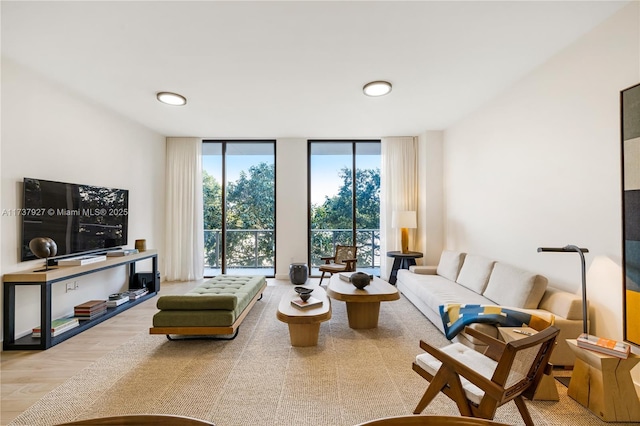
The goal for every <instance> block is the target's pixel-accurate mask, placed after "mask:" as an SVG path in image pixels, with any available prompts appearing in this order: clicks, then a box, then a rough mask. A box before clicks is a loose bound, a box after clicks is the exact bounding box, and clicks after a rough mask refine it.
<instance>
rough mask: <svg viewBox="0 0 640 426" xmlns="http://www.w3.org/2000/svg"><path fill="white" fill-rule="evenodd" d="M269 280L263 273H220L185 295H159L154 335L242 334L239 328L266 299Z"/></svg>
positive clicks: (151, 330) (152, 328)
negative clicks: (257, 305)
mask: <svg viewBox="0 0 640 426" xmlns="http://www.w3.org/2000/svg"><path fill="white" fill-rule="evenodd" d="M266 286H267V282H266V279H265V277H264V276H262V275H252V276H239V275H218V276H217V277H215V278H212V279H210V280H207V281H205V282H204V283H202V284H200V285H199V286H197V287H195V288H194V289H192V290H190V291H189V292H187V293H186V294H184V295H167V296H160V297H159V298H158V302H157V305H156V306H157V307H158V309H160V312H158V313H156V314H155V315H154V316H153V327H151V328H150V329H149V333H150V334H165V335H166V336H167V338H168V339H169V340H173V339H172V338H171V335H172V334H173V335H188V336H211V335H232V336H231V337H230V338H231V339H233V338H235V337H236V335H237V334H238V327H240V324H241V323H242V321H243V320H244V318H245V317H246V316H247V314H248V313H249V311H250V310H251V308H252V307H253V305H254V304H255V303H256V302H257V301H258V300H260V299H261V298H262V292H263V291H264V289H265V288H266Z"/></svg>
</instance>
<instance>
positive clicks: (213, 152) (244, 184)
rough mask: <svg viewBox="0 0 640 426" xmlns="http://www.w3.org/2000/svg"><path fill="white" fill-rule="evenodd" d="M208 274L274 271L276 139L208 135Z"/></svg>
mask: <svg viewBox="0 0 640 426" xmlns="http://www.w3.org/2000/svg"><path fill="white" fill-rule="evenodd" d="M202 169H203V196H204V255H205V274H204V275H205V276H214V275H218V274H238V275H242V274H247V275H252V274H260V275H266V276H269V277H273V276H274V275H275V231H274V225H275V143H274V142H273V141H233V142H228V141H204V142H203V146H202Z"/></svg>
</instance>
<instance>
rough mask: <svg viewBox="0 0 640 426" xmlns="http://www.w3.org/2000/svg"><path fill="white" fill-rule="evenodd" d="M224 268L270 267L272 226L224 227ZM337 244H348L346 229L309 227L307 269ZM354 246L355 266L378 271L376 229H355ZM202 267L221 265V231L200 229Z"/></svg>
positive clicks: (349, 231) (320, 262) (316, 264)
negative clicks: (225, 261) (202, 242)
mask: <svg viewBox="0 0 640 426" xmlns="http://www.w3.org/2000/svg"><path fill="white" fill-rule="evenodd" d="M226 232H227V241H226V242H227V253H226V260H227V269H261V270H264V269H271V270H273V269H274V268H275V259H274V258H275V256H274V247H275V240H274V231H273V229H228V230H227V231H226ZM337 244H342V245H351V244H352V243H351V230H350V229H313V230H311V272H312V273H314V270H315V272H317V268H318V266H319V265H321V264H322V263H324V262H323V261H322V260H321V259H320V258H321V257H323V256H327V255H332V254H333V252H334V251H335V246H336V245H337ZM356 245H357V246H358V261H357V266H358V269H365V270H368V271H372V273H376V272H378V273H379V270H380V230H379V229H358V230H356ZM204 256H205V259H204V264H205V269H211V270H220V269H221V268H222V231H221V230H220V229H205V230H204Z"/></svg>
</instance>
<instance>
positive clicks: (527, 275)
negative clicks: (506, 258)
mask: <svg viewBox="0 0 640 426" xmlns="http://www.w3.org/2000/svg"><path fill="white" fill-rule="evenodd" d="M546 288H547V279H546V278H545V277H543V276H542V275H538V274H534V273H532V272H529V271H525V270H523V269H519V268H516V267H515V266H511V265H507V264H505V263H501V262H496V263H495V264H494V265H493V271H492V272H491V276H490V277H489V283H488V284H487V288H486V289H485V290H484V292H483V293H482V294H483V295H484V296H485V297H487V298H489V299H491V300H493V301H494V302H495V303H496V304H498V305H503V306H512V307H517V308H525V309H536V308H537V307H538V304H539V303H540V300H541V299H542V296H543V295H544V291H545V290H546Z"/></svg>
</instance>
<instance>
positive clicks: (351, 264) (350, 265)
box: [342, 259, 357, 272]
mask: <svg viewBox="0 0 640 426" xmlns="http://www.w3.org/2000/svg"><path fill="white" fill-rule="evenodd" d="M356 261H357V259H343V260H342V262H343V263H344V265H345V271H346V272H351V271H355V270H356Z"/></svg>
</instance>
